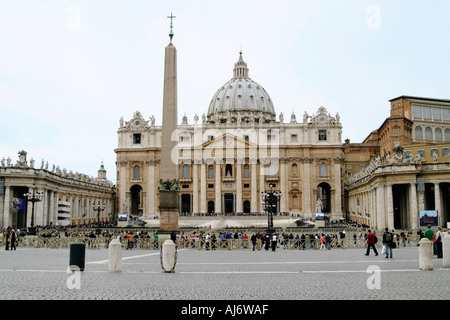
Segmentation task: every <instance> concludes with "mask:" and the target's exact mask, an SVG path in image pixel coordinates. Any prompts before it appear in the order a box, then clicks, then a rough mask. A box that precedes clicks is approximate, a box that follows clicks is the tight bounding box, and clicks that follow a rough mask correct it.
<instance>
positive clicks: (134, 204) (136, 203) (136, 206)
mask: <svg viewBox="0 0 450 320" xmlns="http://www.w3.org/2000/svg"><path fill="white" fill-rule="evenodd" d="M130 192H131V212H130V214H131V215H132V216H133V215H135V216H141V215H142V208H141V192H142V187H141V186H140V185H137V184H135V185H134V186H132V187H131V189H130Z"/></svg>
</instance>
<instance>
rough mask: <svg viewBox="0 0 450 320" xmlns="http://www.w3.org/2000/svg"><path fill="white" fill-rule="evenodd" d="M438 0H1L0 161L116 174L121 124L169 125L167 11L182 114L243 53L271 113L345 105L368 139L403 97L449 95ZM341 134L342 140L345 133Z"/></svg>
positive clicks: (225, 76)
mask: <svg viewBox="0 0 450 320" xmlns="http://www.w3.org/2000/svg"><path fill="white" fill-rule="evenodd" d="M448 12H450V2H449V1H443V0H435V1H423V0H409V1H402V0H370V1H367V0H339V1H337V0H276V1H275V0H259V1H256V0H237V1H236V0H227V1H217V0H215V1H211V0H184V1H183V0H171V1H153V0H145V1H144V0H139V1H138V0H95V1H92V0H69V1H66V0H20V1H16V0H0V159H1V158H5V159H6V158H8V157H10V158H11V159H12V162H13V163H15V162H16V161H17V160H18V152H19V151H21V150H25V151H26V152H27V153H28V155H27V159H28V160H30V159H31V158H33V159H34V160H35V161H36V164H35V167H37V168H39V167H40V164H41V161H42V160H44V161H45V162H47V161H48V163H49V166H50V167H51V166H52V165H53V164H55V165H57V166H59V167H60V168H61V170H62V169H63V168H65V169H66V170H67V171H73V172H79V173H84V174H87V175H89V176H93V177H97V170H98V169H99V168H100V164H101V163H102V162H103V163H104V166H105V169H106V170H107V178H108V179H109V180H111V181H113V182H114V183H115V181H116V172H115V171H116V165H115V161H116V154H115V152H114V149H115V148H116V147H117V142H118V135H117V130H118V128H119V120H120V118H121V117H123V118H124V120H125V121H128V120H130V119H131V118H132V117H133V113H134V112H135V111H139V112H141V114H142V115H143V117H144V118H145V119H147V120H149V119H150V117H151V116H152V115H154V116H155V118H156V125H161V122H162V115H161V114H162V98H163V97H162V93H163V72H164V48H165V47H166V46H167V45H168V44H169V36H168V34H169V28H170V19H168V18H167V17H168V16H170V15H171V13H173V15H174V16H175V17H176V18H174V19H173V31H174V38H173V44H174V45H175V47H176V48H177V59H178V66H177V68H178V117H179V122H181V117H182V116H183V115H185V114H186V116H187V117H188V122H189V123H193V118H194V116H195V114H197V115H198V116H201V115H202V114H203V113H205V114H206V112H207V109H208V106H209V103H210V101H211V98H212V97H213V95H214V94H215V92H216V91H217V89H219V88H220V87H221V86H222V85H223V84H224V83H226V82H227V81H229V80H230V79H231V78H232V75H233V67H234V63H235V62H236V61H237V60H238V58H239V51H241V50H242V52H243V58H244V60H245V62H246V63H247V65H248V68H249V76H250V78H251V79H252V80H254V81H255V82H257V83H259V84H260V85H261V86H262V87H264V89H265V90H266V91H267V93H268V94H269V95H270V97H271V99H272V101H273V103H274V107H275V111H276V113H277V116H278V115H279V114H280V113H283V114H284V115H285V118H286V117H289V116H290V115H291V114H292V113H293V112H294V113H295V114H296V115H297V117H299V116H301V115H303V113H304V112H305V111H306V112H308V113H309V114H310V115H311V114H315V113H316V112H317V110H318V108H319V107H321V106H323V107H325V108H326V109H327V111H328V112H329V113H330V114H331V115H332V116H334V115H335V114H336V113H339V115H340V119H341V123H342V126H343V134H342V139H343V140H345V139H350V141H351V142H362V141H363V140H364V139H365V138H366V137H367V136H368V135H369V133H370V132H371V131H373V130H376V129H378V128H379V126H380V125H381V124H382V122H383V121H384V120H385V119H386V118H387V117H389V100H390V99H393V98H396V97H398V96H401V95H411V96H420V97H428V98H441V99H450V91H449V89H450V88H449V85H450V81H449V80H450V79H449V77H450V63H449V59H450V58H449V57H450V41H449V38H448V35H449V34H450V22H449V19H448V17H447V15H448ZM342 142H344V141H342Z"/></svg>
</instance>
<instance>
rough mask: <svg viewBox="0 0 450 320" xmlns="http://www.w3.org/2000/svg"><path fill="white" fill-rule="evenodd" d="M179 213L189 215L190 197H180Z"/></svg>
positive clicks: (187, 195)
mask: <svg viewBox="0 0 450 320" xmlns="http://www.w3.org/2000/svg"><path fill="white" fill-rule="evenodd" d="M181 213H182V214H183V215H186V213H191V195H190V194H182V195H181Z"/></svg>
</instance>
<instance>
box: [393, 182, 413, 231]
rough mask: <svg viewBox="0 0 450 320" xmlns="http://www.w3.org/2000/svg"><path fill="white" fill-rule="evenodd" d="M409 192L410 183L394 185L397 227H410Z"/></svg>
mask: <svg viewBox="0 0 450 320" xmlns="http://www.w3.org/2000/svg"><path fill="white" fill-rule="evenodd" d="M408 194H409V185H408V184H395V185H393V186H392V198H393V199H392V201H393V203H392V205H393V207H394V228H395V229H406V228H408V199H409V197H408Z"/></svg>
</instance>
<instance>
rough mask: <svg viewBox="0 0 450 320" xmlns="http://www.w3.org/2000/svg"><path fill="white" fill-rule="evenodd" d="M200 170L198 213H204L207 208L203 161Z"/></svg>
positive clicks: (204, 165)
mask: <svg viewBox="0 0 450 320" xmlns="http://www.w3.org/2000/svg"><path fill="white" fill-rule="evenodd" d="M200 170H201V172H200V179H201V181H200V199H201V200H200V211H201V212H202V213H206V212H207V211H208V208H207V206H206V164H205V162H204V160H203V161H202V164H201V168H200Z"/></svg>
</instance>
